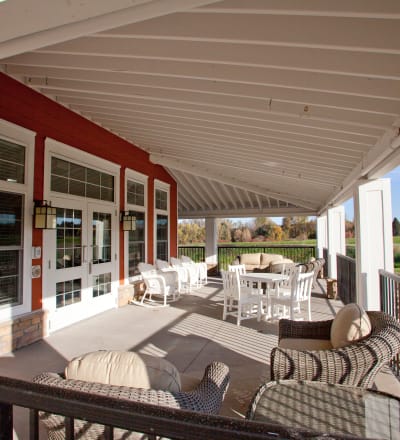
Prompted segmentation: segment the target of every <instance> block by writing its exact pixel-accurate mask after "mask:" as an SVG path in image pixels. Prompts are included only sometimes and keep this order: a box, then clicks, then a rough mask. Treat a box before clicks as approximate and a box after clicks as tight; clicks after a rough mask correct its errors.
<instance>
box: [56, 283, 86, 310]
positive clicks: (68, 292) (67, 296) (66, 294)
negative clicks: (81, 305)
mask: <svg viewBox="0 0 400 440" xmlns="http://www.w3.org/2000/svg"><path fill="white" fill-rule="evenodd" d="M81 286H82V281H81V279H80V278H77V279H75V280H69V281H61V282H60V283H57V284H56V307H57V308H60V307H65V306H69V305H71V304H74V303H77V302H80V301H81V299H82V298H81Z"/></svg>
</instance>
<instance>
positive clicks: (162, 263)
mask: <svg viewBox="0 0 400 440" xmlns="http://www.w3.org/2000/svg"><path fill="white" fill-rule="evenodd" d="M156 267H157V269H169V268H170V267H171V266H170V265H169V263H168V261H164V260H159V259H157V260H156Z"/></svg>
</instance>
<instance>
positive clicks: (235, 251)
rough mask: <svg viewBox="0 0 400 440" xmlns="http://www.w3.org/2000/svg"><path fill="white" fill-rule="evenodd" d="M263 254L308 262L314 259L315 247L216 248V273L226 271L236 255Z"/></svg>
mask: <svg viewBox="0 0 400 440" xmlns="http://www.w3.org/2000/svg"><path fill="white" fill-rule="evenodd" d="M258 252H263V253H266V254H281V255H283V256H284V257H285V258H290V259H291V260H293V261H295V262H296V263H303V262H306V261H308V260H309V259H310V258H311V257H315V246H309V245H276V246H275V245H270V246H265V245H260V246H228V245H227V246H218V272H220V271H221V270H226V269H227V267H228V264H232V262H233V261H234V260H235V259H236V257H237V256H238V255H241V254H250V253H258Z"/></svg>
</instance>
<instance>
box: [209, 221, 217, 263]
mask: <svg viewBox="0 0 400 440" xmlns="http://www.w3.org/2000/svg"><path fill="white" fill-rule="evenodd" d="M217 242H218V227H217V219H216V218H206V263H207V264H217V262H218V261H217V260H218V247H217Z"/></svg>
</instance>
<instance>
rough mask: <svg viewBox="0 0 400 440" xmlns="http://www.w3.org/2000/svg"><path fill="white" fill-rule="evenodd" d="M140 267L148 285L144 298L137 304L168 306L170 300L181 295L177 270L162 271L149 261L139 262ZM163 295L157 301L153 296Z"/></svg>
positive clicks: (174, 299)
mask: <svg viewBox="0 0 400 440" xmlns="http://www.w3.org/2000/svg"><path fill="white" fill-rule="evenodd" d="M138 269H139V271H140V274H141V276H142V278H143V281H144V284H145V286H146V290H145V293H144V294H143V297H142V299H141V300H140V301H139V302H135V304H139V305H142V306H145V305H147V306H150V305H151V306H155V305H162V306H163V307H166V306H167V305H168V304H167V303H168V302H171V301H176V300H177V299H178V297H179V280H178V273H177V272H176V271H166V272H164V271H161V270H157V269H156V267H155V266H153V265H152V264H148V263H139V265H138ZM154 296H155V297H156V298H158V297H161V303H160V301H156V300H154V299H153V297H154Z"/></svg>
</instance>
